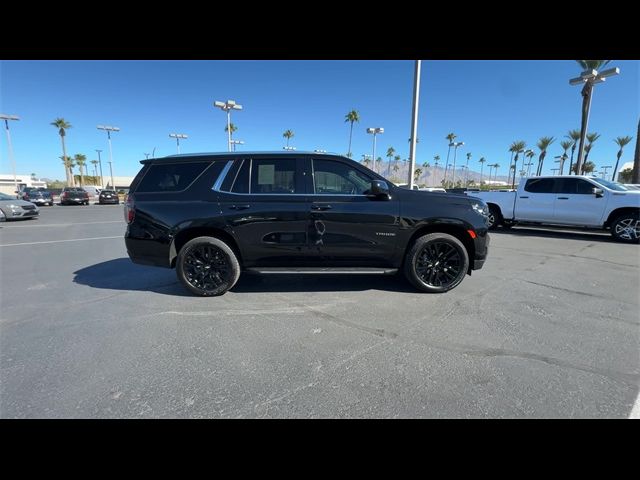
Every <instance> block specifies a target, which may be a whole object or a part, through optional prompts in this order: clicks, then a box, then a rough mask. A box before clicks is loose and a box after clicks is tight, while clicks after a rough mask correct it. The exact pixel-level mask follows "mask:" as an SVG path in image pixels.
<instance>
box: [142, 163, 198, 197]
mask: <svg viewBox="0 0 640 480" xmlns="http://www.w3.org/2000/svg"><path fill="white" fill-rule="evenodd" d="M209 165H210V163H208V162H194V163H171V164H158V165H151V167H150V168H149V171H148V172H147V173H146V175H145V176H144V177H143V178H142V181H141V182H140V185H139V186H138V188H137V189H136V191H137V192H141V193H143V192H179V191H181V190H184V189H186V188H187V187H188V186H189V185H191V184H192V183H193V181H194V180H195V179H196V178H198V176H199V175H200V174H201V173H202V172H203V171H204V170H205V169H206V168H207V167H208V166H209Z"/></svg>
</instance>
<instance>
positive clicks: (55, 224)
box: [2, 220, 124, 229]
mask: <svg viewBox="0 0 640 480" xmlns="http://www.w3.org/2000/svg"><path fill="white" fill-rule="evenodd" d="M100 223H122V224H124V221H123V220H109V221H108V222H82V223H51V224H48V225H47V224H45V225H33V224H31V225H2V226H3V227H7V228H9V229H12V228H33V227H70V226H72V225H98V224H100Z"/></svg>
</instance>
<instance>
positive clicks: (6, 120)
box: [0, 113, 20, 198]
mask: <svg viewBox="0 0 640 480" xmlns="http://www.w3.org/2000/svg"><path fill="white" fill-rule="evenodd" d="M0 119H2V120H4V126H5V130H6V132H7V148H8V149H9V161H10V162H11V169H12V170H13V186H14V191H15V192H16V198H18V177H16V161H15V158H13V144H12V143H11V134H10V133H9V120H20V117H18V116H17V115H5V114H4V113H0Z"/></svg>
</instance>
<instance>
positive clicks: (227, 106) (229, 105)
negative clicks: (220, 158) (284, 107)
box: [213, 100, 242, 151]
mask: <svg viewBox="0 0 640 480" xmlns="http://www.w3.org/2000/svg"><path fill="white" fill-rule="evenodd" d="M213 106H214V107H217V108H219V109H221V110H222V111H224V112H227V146H228V147H229V151H231V110H242V105H238V104H237V103H236V102H235V100H227V101H226V102H219V101H217V100H216V101H215V102H213Z"/></svg>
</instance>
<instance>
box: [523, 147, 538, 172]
mask: <svg viewBox="0 0 640 480" xmlns="http://www.w3.org/2000/svg"><path fill="white" fill-rule="evenodd" d="M524 156H525V157H527V159H528V160H529V161H528V162H527V177H528V176H529V174H530V173H531V165H533V161H532V160H533V157H535V156H536V152H534V151H533V150H528V151H527V153H525V154H524Z"/></svg>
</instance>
